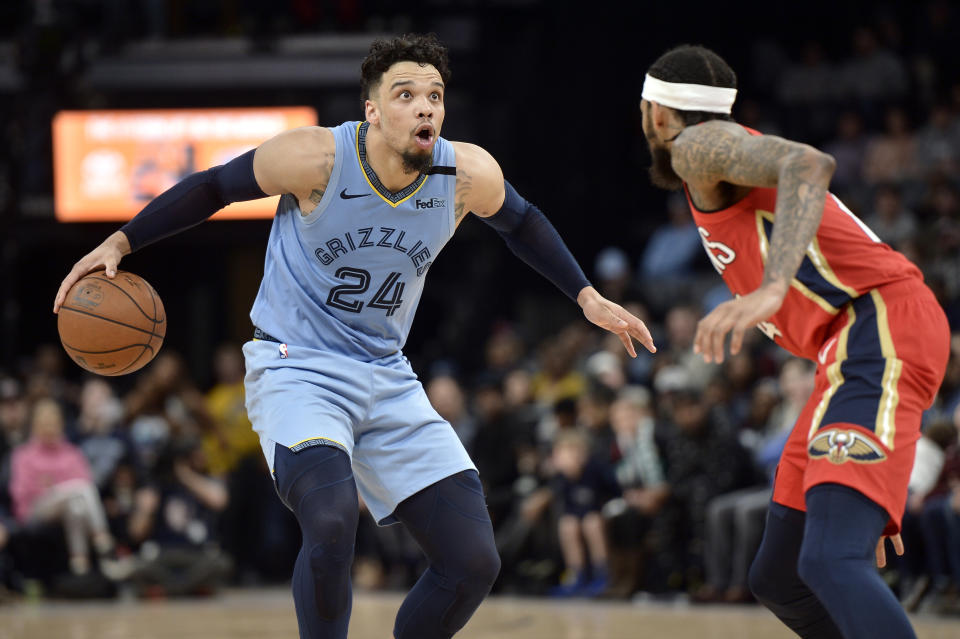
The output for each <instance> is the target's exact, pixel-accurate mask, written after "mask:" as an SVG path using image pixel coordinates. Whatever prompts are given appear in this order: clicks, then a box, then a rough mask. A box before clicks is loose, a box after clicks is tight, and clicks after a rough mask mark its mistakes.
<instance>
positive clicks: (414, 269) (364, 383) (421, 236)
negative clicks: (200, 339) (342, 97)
mask: <svg viewBox="0 0 960 639" xmlns="http://www.w3.org/2000/svg"><path fill="white" fill-rule="evenodd" d="M361 74H362V85H363V97H364V100H365V115H366V119H365V121H363V122H347V123H345V124H342V125H340V126H337V127H333V128H320V127H306V128H300V129H294V130H291V131H288V132H286V133H282V134H280V135H278V136H277V137H275V138H273V139H271V140H269V141H267V142H265V143H263V144H262V145H261V146H260V147H258V148H257V149H255V150H254V151H250V152H248V153H246V154H244V155H242V156H240V157H238V158H236V159H234V160H232V161H231V162H229V163H227V164H226V165H224V166H219V167H214V168H212V169H209V170H207V171H202V172H200V173H197V174H194V175H192V176H190V177H188V178H186V179H184V180H183V181H182V182H180V183H179V184H177V185H176V186H174V187H173V188H171V189H170V190H169V191H167V192H166V193H163V194H162V195H160V196H159V197H157V198H156V199H155V200H154V201H153V202H151V203H150V204H149V205H148V206H147V207H146V208H145V209H144V210H143V211H141V212H140V213H139V214H138V215H137V216H136V217H135V218H134V219H133V220H131V221H130V222H129V223H127V224H126V225H125V226H124V227H122V228H121V229H120V231H118V232H116V233H114V234H113V235H111V236H110V237H109V238H107V240H106V241H104V243H103V244H101V245H100V246H99V247H98V248H96V249H95V250H94V251H92V252H91V253H90V254H88V255H87V256H85V257H84V258H83V259H81V260H80V261H79V262H77V264H76V265H75V266H74V268H73V270H71V272H70V274H69V275H68V276H67V277H66V279H64V281H63V284H62V285H61V287H60V290H59V292H58V293H57V298H56V301H55V303H54V312H56V311H57V310H58V309H59V307H60V304H61V303H62V302H63V299H64V297H65V294H66V291H68V290H69V288H70V287H71V286H72V285H73V283H74V282H76V281H77V280H78V279H80V277H82V276H83V275H84V274H86V273H87V272H89V271H91V270H94V269H97V268H105V269H106V272H107V275H108V277H112V276H113V275H114V274H115V273H116V269H117V264H118V263H119V261H120V259H121V257H122V256H124V255H126V254H127V253H130V252H131V251H134V250H136V249H138V248H140V247H143V246H145V245H147V244H149V243H150V242H153V241H156V240H158V239H160V238H163V237H166V236H168V235H171V234H173V233H176V232H178V231H181V230H183V229H186V228H189V227H190V226H193V225H194V224H197V223H199V222H201V221H202V220H204V219H206V218H207V217H209V216H210V215H212V214H213V213H215V212H216V211H217V210H219V209H220V208H222V207H223V206H225V205H226V204H228V203H230V202H235V201H239V200H250V199H255V198H260V197H265V196H267V195H274V194H280V195H282V197H281V199H280V204H279V206H278V208H277V214H276V217H275V218H274V222H273V228H272V229H271V232H270V239H269V244H268V246H267V254H266V262H265V269H264V276H263V282H262V284H261V286H260V292H259V293H258V295H257V298H256V301H255V302H254V305H253V310H252V311H251V318H252V320H253V322H254V325H255V326H256V330H255V335H254V339H253V340H252V341H250V342H248V343H247V344H246V345H245V347H244V354H245V356H246V365H247V375H246V391H247V409H248V412H249V414H250V419H251V421H252V422H253V424H254V428H255V429H256V430H257V432H258V433H259V435H260V441H261V443H262V445H263V452H264V455H265V456H266V458H267V461H268V462H269V465H270V468H271V469H272V470H273V475H274V479H275V481H276V486H277V492H278V493H279V495H280V497H281V499H283V501H284V503H285V504H286V505H287V506H288V507H289V508H290V509H291V510H292V511H293V512H294V513H295V514H296V516H297V520H298V521H299V523H300V528H301V531H302V533H303V546H302V548H301V550H300V555H299V557H298V559H297V562H296V565H295V568H294V574H293V595H294V602H295V604H296V611H297V619H298V622H299V626H300V637H301V638H303V639H321V638H323V639H328V638H329V639H343V638H345V637H346V636H347V624H348V621H349V617H350V609H351V601H352V599H351V587H350V567H351V564H352V561H353V546H354V538H355V532H356V527H357V519H358V500H357V493H358V491H359V494H360V496H362V497H363V499H364V501H365V502H366V503H367V505H368V506H369V508H370V512H371V513H372V514H373V515H374V517H375V518H376V519H377V521H378V522H379V523H380V524H382V525H385V524H389V523H394V522H401V523H402V524H403V525H405V526H406V527H407V529H408V530H409V531H410V533H411V534H412V535H413V536H414V538H415V539H416V540H417V541H418V543H419V544H420V547H421V548H422V549H423V551H424V553H425V554H426V556H427V558H428V560H429V568H428V569H427V570H426V572H425V573H424V574H423V576H422V577H421V578H420V580H419V581H418V582H417V584H416V585H415V586H414V587H413V589H412V590H411V591H410V593H409V594H408V596H407V597H406V599H405V600H404V602H403V604H402V606H401V607H400V610H399V612H398V614H397V618H396V622H395V625H394V631H393V634H394V637H395V639H441V638H443V639H446V638H449V637H452V636H453V635H454V633H456V632H457V631H458V630H460V628H462V627H463V626H464V624H466V622H467V620H468V619H470V616H471V615H472V614H473V612H474V611H475V610H476V608H477V606H479V605H480V602H481V601H482V600H483V598H484V597H485V596H486V594H487V593H488V592H489V590H490V587H491V586H492V584H493V582H494V579H495V578H496V576H497V573H498V571H499V567H500V560H499V558H498V556H497V552H496V548H495V545H494V539H493V530H492V527H491V524H490V518H489V516H488V514H487V509H486V504H485V500H484V495H483V490H482V488H481V485H480V480H479V477H478V476H477V471H476V468H475V467H474V465H473V463H472V462H471V461H470V458H469V457H468V455H467V453H466V451H465V450H464V448H463V446H462V445H461V443H460V440H459V439H458V438H457V436H456V434H455V433H454V431H453V429H452V427H451V426H450V424H449V423H447V422H446V421H444V420H443V418H441V417H440V416H439V415H438V414H437V412H436V411H435V410H434V409H433V408H432V407H431V406H430V404H429V402H428V401H427V398H426V394H425V393H424V391H423V388H422V387H421V385H420V382H419V381H417V377H416V375H415V374H414V372H413V370H411V367H410V364H409V363H408V362H407V360H406V359H405V358H404V356H403V354H402V353H401V350H400V349H401V348H402V347H403V344H404V341H405V340H406V338H407V333H408V332H409V329H410V323H411V321H412V320H413V316H414V312H415V310H416V307H417V302H418V301H419V299H420V294H421V291H422V290H423V283H424V280H425V279H426V275H427V272H428V270H429V268H430V264H431V263H432V262H433V260H435V259H436V257H437V254H438V253H439V252H440V250H441V249H442V248H443V246H444V245H445V244H446V243H447V241H448V240H449V239H450V238H451V237H452V236H453V233H454V231H455V230H456V228H457V226H458V225H459V224H460V223H461V222H462V221H463V219H464V217H465V216H466V214H467V213H468V212H472V213H474V214H475V215H477V216H478V217H480V218H482V219H484V221H486V222H487V223H489V224H490V225H491V226H493V227H494V228H495V229H496V230H497V231H498V232H499V233H500V235H501V236H502V237H503V238H504V239H505V240H506V242H507V244H508V245H509V246H510V248H511V249H512V250H513V251H514V253H516V254H517V255H518V256H520V257H521V258H522V259H524V260H525V261H526V262H527V263H528V264H530V265H531V266H533V267H534V268H535V269H537V270H538V271H539V272H540V273H542V274H543V275H544V276H546V277H547V278H549V279H550V280H551V281H553V282H554V283H555V284H556V285H557V286H558V287H559V288H560V289H561V290H562V291H563V292H564V293H566V294H567V295H568V296H570V297H571V298H572V299H574V300H576V301H577V303H578V304H579V305H580V306H581V307H582V309H583V312H584V315H585V316H586V318H587V319H588V320H590V321H591V322H593V323H594V324H596V325H598V326H600V327H602V328H605V329H607V330H609V331H611V332H613V333H616V334H617V335H619V336H620V338H621V340H622V341H623V344H624V347H625V348H626V349H627V350H628V351H629V353H630V354H631V355H633V356H635V355H636V353H635V350H634V346H633V342H632V339H636V340H638V341H639V342H640V343H642V344H643V345H644V346H646V347H647V348H648V349H649V350H650V351H651V352H653V351H654V350H655V349H654V345H653V341H652V339H651V337H650V333H649V331H648V330H647V328H646V327H645V326H644V325H643V323H642V322H641V321H640V320H638V319H637V318H635V317H634V316H632V315H630V314H629V313H627V312H626V311H624V310H623V309H622V308H621V307H620V306H618V305H616V304H613V303H612V302H610V301H608V300H606V299H604V298H603V297H602V296H600V294H599V293H597V292H596V291H595V290H594V289H593V287H592V286H590V283H589V282H588V281H587V279H586V277H584V274H583V272H582V270H581V269H580V267H579V266H578V265H577V263H576V261H575V260H574V258H573V257H572V255H571V254H570V252H569V251H568V250H567V248H566V246H565V245H564V243H563V241H562V240H561V239H560V237H559V235H558V234H557V232H556V231H555V230H554V228H553V226H552V225H551V224H550V222H548V221H547V219H546V218H545V217H544V215H543V214H542V213H541V212H540V211H539V210H538V209H537V208H536V207H534V206H533V205H531V204H530V203H528V202H527V201H526V200H524V199H523V198H522V197H520V196H519V195H518V194H517V192H516V191H515V190H514V189H513V187H512V186H510V184H509V183H508V182H506V181H505V180H504V179H503V174H502V173H501V171H500V167H499V166H498V164H497V162H496V161H495V160H494V159H493V158H492V157H491V156H490V155H489V154H488V153H487V152H486V151H484V150H483V149H481V148H480V147H477V146H474V145H472V144H466V143H463V142H449V141H447V140H444V139H443V138H441V137H439V136H440V128H441V126H442V124H443V118H444V103H443V97H444V91H445V89H446V82H447V80H448V77H449V70H448V66H447V53H446V49H445V48H444V47H443V45H441V44H440V43H439V42H438V41H437V39H436V37H435V36H433V35H429V36H420V35H407V36H403V37H400V38H396V39H393V40H389V41H385V40H378V41H376V42H374V43H373V45H372V46H371V48H370V53H369V55H368V56H367V57H366V59H365V60H364V62H363V65H362V68H361Z"/></svg>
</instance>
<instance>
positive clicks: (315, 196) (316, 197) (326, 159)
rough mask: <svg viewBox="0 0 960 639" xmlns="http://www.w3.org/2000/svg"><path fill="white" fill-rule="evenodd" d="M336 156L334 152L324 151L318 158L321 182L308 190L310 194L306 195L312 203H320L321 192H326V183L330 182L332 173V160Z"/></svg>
mask: <svg viewBox="0 0 960 639" xmlns="http://www.w3.org/2000/svg"><path fill="white" fill-rule="evenodd" d="M335 157H336V154H335V153H324V154H323V158H322V159H321V160H320V166H319V167H318V168H319V172H320V175H321V176H322V177H321V183H320V184H318V185H317V186H316V187H314V188H313V190H312V191H310V195H309V196H307V197H308V199H309V200H310V201H311V202H313V203H314V204H320V200H322V199H323V194H324V193H326V192H327V185H328V184H329V183H330V174H331V173H333V161H334V158H335Z"/></svg>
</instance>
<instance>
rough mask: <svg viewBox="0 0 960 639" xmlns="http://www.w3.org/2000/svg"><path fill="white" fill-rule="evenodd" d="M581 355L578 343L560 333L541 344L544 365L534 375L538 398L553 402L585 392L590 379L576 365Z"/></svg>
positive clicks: (541, 361) (536, 396) (540, 400)
mask: <svg viewBox="0 0 960 639" xmlns="http://www.w3.org/2000/svg"><path fill="white" fill-rule="evenodd" d="M577 355H578V352H577V344H576V343H573V342H572V341H570V340H565V339H562V338H561V337H559V336H558V337H557V338H556V339H551V340H548V341H546V342H543V343H542V344H541V345H540V358H539V360H540V367H539V369H538V370H537V371H536V372H534V373H533V377H532V379H531V390H532V392H533V396H534V398H535V399H536V401H538V402H541V403H543V404H546V405H551V404H554V403H555V402H557V401H560V400H562V399H575V398H577V397H579V396H580V395H581V394H583V392H584V391H585V390H586V388H587V380H586V377H585V376H584V375H583V374H582V373H581V372H580V371H578V370H577V369H576V368H575V367H574V364H575V363H576V357H577Z"/></svg>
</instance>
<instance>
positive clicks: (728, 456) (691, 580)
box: [654, 366, 754, 589]
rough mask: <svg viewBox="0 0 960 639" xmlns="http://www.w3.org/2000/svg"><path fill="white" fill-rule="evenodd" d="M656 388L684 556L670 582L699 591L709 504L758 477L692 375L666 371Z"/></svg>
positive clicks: (679, 370) (667, 369)
mask: <svg viewBox="0 0 960 639" xmlns="http://www.w3.org/2000/svg"><path fill="white" fill-rule="evenodd" d="M654 387H655V388H656V391H657V394H658V404H659V405H660V407H661V416H662V418H663V420H664V423H665V428H664V439H663V442H664V443H663V458H664V462H665V467H666V469H667V482H668V483H669V485H670V496H671V500H673V502H674V503H675V505H676V507H677V508H678V509H679V510H680V512H681V516H682V524H681V525H680V527H679V529H678V530H677V531H676V533H677V537H678V542H679V543H681V544H682V546H683V550H684V553H683V554H684V556H683V557H682V558H680V560H679V561H680V563H679V564H678V565H676V566H674V567H673V568H674V574H673V576H672V578H671V581H672V582H674V583H675V584H676V585H677V586H679V585H680V584H685V585H686V587H687V588H688V589H694V588H696V587H697V586H698V585H699V583H700V582H701V580H702V578H703V577H702V575H703V561H704V553H705V544H706V535H707V532H706V525H707V521H706V513H707V504H708V503H709V502H710V501H711V500H712V499H714V498H715V497H718V496H720V495H724V494H727V493H730V492H732V491H734V490H737V489H739V488H743V487H745V486H748V485H750V483H751V482H752V481H753V477H754V473H753V468H752V464H751V462H750V457H749V454H748V452H747V451H746V450H745V449H744V448H743V447H742V446H741V445H740V443H739V441H738V440H737V436H736V434H735V433H731V432H729V431H728V429H726V428H724V427H723V425H722V423H720V422H718V421H717V419H716V414H715V413H714V412H712V411H711V410H710V408H709V406H708V404H707V402H706V401H705V399H704V397H703V394H702V390H701V389H700V388H699V387H697V386H696V384H694V383H693V380H692V378H691V377H690V375H689V374H688V373H685V371H684V370H683V369H677V368H676V367H673V366H671V367H667V368H664V369H661V370H660V372H659V373H657V377H656V378H655V380H654Z"/></svg>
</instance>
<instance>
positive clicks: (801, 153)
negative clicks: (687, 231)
mask: <svg viewBox="0 0 960 639" xmlns="http://www.w3.org/2000/svg"><path fill="white" fill-rule="evenodd" d="M671 151H672V153H671V155H672V164H673V168H674V170H675V171H676V172H677V174H678V175H679V176H680V177H682V178H683V179H684V180H687V181H689V182H695V183H698V184H708V185H711V186H712V185H716V184H719V183H721V182H726V183H730V184H739V185H742V186H754V187H776V189H777V205H776V210H775V211H774V215H775V218H774V223H773V236H772V237H771V238H770V249H769V251H768V252H767V265H766V268H765V270H764V275H763V283H764V284H769V283H771V282H776V281H780V282H784V283H787V284H789V282H790V280H792V279H793V276H794V275H796V272H797V269H798V268H800V263H801V262H802V261H803V256H804V254H805V253H806V250H807V247H808V246H809V244H810V242H811V241H812V240H813V238H814V236H815V235H816V233H817V228H819V226H820V219H821V218H822V217H823V206H824V201H825V199H826V193H827V187H828V186H829V184H830V177H831V176H832V175H833V168H834V162H833V158H831V157H830V156H828V155H825V154H823V153H821V152H819V151H817V150H816V149H813V148H811V147H809V146H806V145H804V144H799V143H797V142H792V141H790V140H785V139H783V138H780V137H777V136H773V135H761V136H753V135H749V134H748V133H747V132H746V131H744V130H743V129H742V128H741V127H740V126H739V125H736V124H733V123H727V122H716V123H708V124H704V125H701V126H696V127H688V128H686V129H684V131H683V133H682V134H681V135H680V136H679V137H678V138H677V140H676V142H674V144H673V148H672V149H671Z"/></svg>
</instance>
